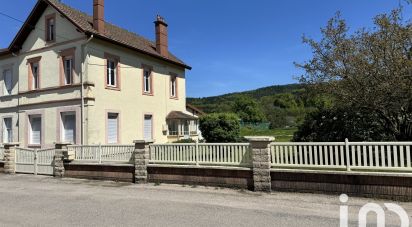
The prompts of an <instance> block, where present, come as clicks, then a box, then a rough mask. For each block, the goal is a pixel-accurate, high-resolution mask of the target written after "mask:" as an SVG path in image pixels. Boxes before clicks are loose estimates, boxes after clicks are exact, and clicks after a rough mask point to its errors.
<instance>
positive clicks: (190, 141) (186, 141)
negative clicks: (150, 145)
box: [173, 138, 196, 143]
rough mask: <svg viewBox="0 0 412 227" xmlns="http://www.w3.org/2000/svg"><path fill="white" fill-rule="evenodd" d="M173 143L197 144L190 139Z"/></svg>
mask: <svg viewBox="0 0 412 227" xmlns="http://www.w3.org/2000/svg"><path fill="white" fill-rule="evenodd" d="M173 143H196V141H195V140H193V139H190V138H189V139H181V140H178V141H175V142H173Z"/></svg>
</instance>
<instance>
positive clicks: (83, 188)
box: [0, 174, 412, 226]
mask: <svg viewBox="0 0 412 227" xmlns="http://www.w3.org/2000/svg"><path fill="white" fill-rule="evenodd" d="M367 202H376V203H378V204H380V205H383V203H385V202H391V201H384V200H377V201H374V200H372V199H364V198H352V197H351V198H349V202H348V203H347V204H348V205H349V215H350V226H357V225H358V222H357V221H356V220H357V212H358V211H359V208H360V207H361V206H363V205H364V204H366V203H367ZM397 204H399V205H401V206H402V207H403V208H404V209H405V210H406V211H407V212H408V214H409V215H412V203H397ZM340 205H341V202H340V201H339V197H338V195H335V196H331V195H317V194H301V193H272V194H260V193H253V192H249V191H239V190H230V189H221V188H214V187H200V186H199V187H193V186H182V185H165V184H161V185H153V184H148V185H133V184H126V183H115V182H103V181H88V180H78V179H63V180H59V179H54V178H52V177H44V176H36V177H35V176H31V175H16V176H8V175H3V174H0V226H143V225H144V226H149V225H150V226H339V207H340ZM386 213H387V215H386V222H387V223H386V224H387V225H386V226H399V223H400V222H399V221H398V218H397V217H396V216H395V215H392V214H391V213H390V212H386ZM370 219H371V221H372V222H373V215H370ZM375 226H376V225H375Z"/></svg>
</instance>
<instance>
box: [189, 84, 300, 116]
mask: <svg viewBox="0 0 412 227" xmlns="http://www.w3.org/2000/svg"><path fill="white" fill-rule="evenodd" d="M303 92H304V86H303V85H301V84H288V85H273V86H268V87H263V88H259V89H256V90H250V91H244V92H236V93H229V94H224V95H220V96H212V97H205V98H187V102H188V103H189V104H192V105H194V106H196V107H198V108H200V109H202V110H203V111H204V112H206V113H218V112H231V108H232V106H233V103H234V102H235V101H236V99H237V98H238V97H241V96H247V97H250V98H252V99H254V100H255V101H257V102H259V103H260V104H261V105H264V104H267V102H268V101H276V100H277V99H279V98H283V99H284V98H285V97H282V96H285V95H291V96H293V97H294V99H302V93H303ZM289 98H290V97H289ZM262 101H263V102H264V103H262ZM285 101H288V100H285ZM289 101H292V102H293V101H296V100H289ZM301 101H302V100H301ZM273 104H274V103H273Z"/></svg>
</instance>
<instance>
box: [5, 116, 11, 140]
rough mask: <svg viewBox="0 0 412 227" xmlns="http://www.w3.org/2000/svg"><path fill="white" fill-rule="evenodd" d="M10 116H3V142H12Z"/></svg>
mask: <svg viewBox="0 0 412 227" xmlns="http://www.w3.org/2000/svg"><path fill="white" fill-rule="evenodd" d="M12 126H13V125H12V118H11V117H10V118H3V143H11V142H13V127H12Z"/></svg>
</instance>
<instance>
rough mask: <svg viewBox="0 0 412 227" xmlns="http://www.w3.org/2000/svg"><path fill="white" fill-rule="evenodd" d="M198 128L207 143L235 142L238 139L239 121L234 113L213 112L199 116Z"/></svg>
mask: <svg viewBox="0 0 412 227" xmlns="http://www.w3.org/2000/svg"><path fill="white" fill-rule="evenodd" d="M199 128H200V130H201V131H202V136H203V137H204V138H205V140H206V141H207V142H209V143H225V142H237V141H239V140H240V121H239V117H238V116H237V115H236V114H232V113H214V114H207V115H204V116H202V117H201V118H200V120H199Z"/></svg>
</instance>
